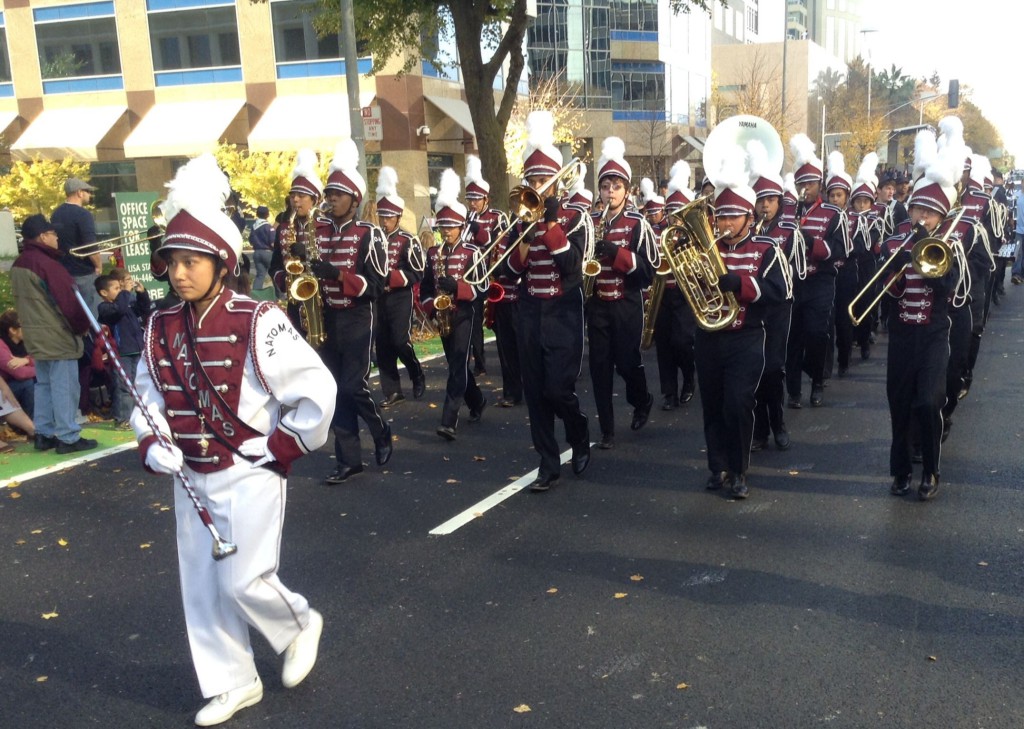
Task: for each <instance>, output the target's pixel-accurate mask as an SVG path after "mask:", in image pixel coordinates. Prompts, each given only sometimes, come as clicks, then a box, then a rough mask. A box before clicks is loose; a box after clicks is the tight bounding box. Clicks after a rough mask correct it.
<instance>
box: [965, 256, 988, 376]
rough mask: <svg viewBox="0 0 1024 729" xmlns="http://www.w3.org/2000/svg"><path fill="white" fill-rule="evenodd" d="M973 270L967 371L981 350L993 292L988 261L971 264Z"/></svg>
mask: <svg viewBox="0 0 1024 729" xmlns="http://www.w3.org/2000/svg"><path fill="white" fill-rule="evenodd" d="M970 271H971V301H970V307H971V320H972V321H971V344H970V349H969V351H968V353H967V365H966V367H967V371H968V372H973V371H974V365H975V363H976V362H977V361H978V352H979V351H980V350H981V335H982V334H984V333H985V322H986V320H987V319H988V311H987V310H988V301H987V300H986V297H988V296H989V295H990V294H991V292H992V271H991V269H990V268H989V266H988V264H987V263H986V262H980V263H975V264H973V265H971V266H970Z"/></svg>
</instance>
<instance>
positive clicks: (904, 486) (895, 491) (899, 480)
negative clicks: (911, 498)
mask: <svg viewBox="0 0 1024 729" xmlns="http://www.w3.org/2000/svg"><path fill="white" fill-rule="evenodd" d="M910 477H911V474H909V473H908V474H907V475H906V476H896V477H895V478H894V479H893V480H892V486H890V487H889V493H890V494H892V495H893V496H906V495H907V494H908V493H910Z"/></svg>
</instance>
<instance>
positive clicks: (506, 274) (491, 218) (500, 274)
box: [470, 208, 519, 305]
mask: <svg viewBox="0 0 1024 729" xmlns="http://www.w3.org/2000/svg"><path fill="white" fill-rule="evenodd" d="M470 220H471V221H474V222H477V223H479V224H480V228H481V229H483V230H485V231H486V232H487V240H488V243H487V244H484V245H481V249H484V248H486V247H487V245H489V244H490V242H492V241H493V240H494V236H495V234H496V233H497V234H501V233H502V232H503V231H504V234H503V235H502V238H501V240H500V241H498V245H497V246H496V247H495V248H494V253H493V254H492V255H491V259H490V260H489V261H487V266H488V268H489V267H490V266H492V265H494V262H495V261H497V260H498V259H499V258H501V256H503V255H505V251H506V249H507V248H508V244H509V243H511V242H514V240H515V239H514V238H513V237H512V236H510V235H508V225H509V221H508V216H507V215H505V213H503V212H501V211H500V210H498V209H496V208H489V209H487V210H485V211H484V212H482V213H480V215H477V216H473V215H472V214H471V216H470ZM510 273H511V272H510V271H509V270H508V269H506V268H504V267H502V269H500V270H498V271H496V272H495V276H494V280H495V281H497V282H498V283H499V284H501V286H502V288H503V289H505V295H504V297H502V299H501V301H500V302H498V304H499V305H501V304H514V303H515V302H517V301H519V277H518V276H511V275H510Z"/></svg>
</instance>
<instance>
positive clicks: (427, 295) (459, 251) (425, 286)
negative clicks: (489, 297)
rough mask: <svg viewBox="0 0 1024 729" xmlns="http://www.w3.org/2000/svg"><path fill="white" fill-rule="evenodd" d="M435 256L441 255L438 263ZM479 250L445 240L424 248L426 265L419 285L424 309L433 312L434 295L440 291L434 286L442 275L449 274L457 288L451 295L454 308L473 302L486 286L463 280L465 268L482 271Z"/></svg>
mask: <svg viewBox="0 0 1024 729" xmlns="http://www.w3.org/2000/svg"><path fill="white" fill-rule="evenodd" d="M438 256H440V257H441V260H440V262H439V261H438ZM481 257H482V255H481V253H480V249H479V248H477V247H476V246H475V245H473V244H472V243H468V242H466V241H465V240H464V239H463V240H460V241H459V242H458V243H456V244H455V245H454V246H452V247H451V248H449V247H448V246H447V245H446V244H445V243H441V244H439V245H436V246H434V247H433V248H431V249H430V250H429V251H427V266H426V270H425V271H424V273H423V283H421V284H420V301H421V302H422V304H423V307H424V309H425V310H426V311H427V312H428V313H429V314H432V313H433V311H434V297H435V296H437V295H438V294H439V293H441V291H440V289H438V288H437V279H438V278H440V277H441V276H451V277H452V278H454V279H455V282H456V285H457V287H458V288H457V289H456V292H455V295H454V297H453V298H454V300H455V301H454V303H455V307H454V309H453V311H457V310H458V309H459V308H461V307H463V306H466V305H467V304H468V302H470V301H475V300H476V298H477V297H478V296H480V295H481V294H483V292H484V291H485V290H486V288H484V289H481V288H480V287H479V286H473V285H471V284H468V283H466V282H465V280H464V279H465V277H466V271H467V270H468V269H469V268H470V267H473V269H474V270H475V271H480V270H483V269H481V268H480V265H481Z"/></svg>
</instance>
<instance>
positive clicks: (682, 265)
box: [650, 196, 739, 338]
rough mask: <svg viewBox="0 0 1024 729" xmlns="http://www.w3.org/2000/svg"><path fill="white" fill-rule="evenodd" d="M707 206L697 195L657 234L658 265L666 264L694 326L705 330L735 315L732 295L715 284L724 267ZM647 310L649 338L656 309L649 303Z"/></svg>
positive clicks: (716, 327) (724, 325)
mask: <svg viewBox="0 0 1024 729" xmlns="http://www.w3.org/2000/svg"><path fill="white" fill-rule="evenodd" d="M707 207H708V202H707V197H706V196H705V197H699V198H697V199H696V200H694V201H693V202H692V203H690V204H689V205H687V206H686V207H684V208H683V209H682V210H680V211H679V212H677V213H676V214H675V215H674V216H673V217H674V220H673V223H672V225H669V226H668V227H667V228H665V230H664V231H662V233H661V240H660V245H661V260H662V266H667V267H668V270H669V271H671V272H672V276H673V277H674V278H675V280H676V283H677V284H678V285H679V290H680V291H682V292H683V296H685V297H686V301H687V303H688V304H689V305H690V308H691V309H693V314H694V316H695V317H696V319H697V326H699V327H700V328H701V329H704V330H705V331H709V332H717V331H720V330H722V329H726V328H727V327H729V326H730V325H731V324H732V323H733V321H735V319H736V316H737V314H739V303H738V302H737V301H736V296H735V294H733V293H732V292H729V291H722V289H721V288H719V286H718V279H719V277H720V276H723V275H724V274H725V273H726V272H727V271H728V269H727V268H726V267H725V261H723V260H722V255H721V254H720V253H719V252H718V245H717V243H716V240H715V236H714V233H713V232H712V231H711V225H710V224H709V223H708V211H707ZM659 270H660V267H659ZM653 293H654V292H653V291H652V296H651V300H652V301H653V299H654V295H653ZM659 299H660V296H659ZM659 304H660V301H659ZM651 309H652V314H653V315H652V316H651V317H650V321H651V325H650V326H651V330H652V331H651V337H652V338H653V336H654V332H653V329H654V319H655V317H656V316H657V310H655V309H654V308H653V306H652V307H651Z"/></svg>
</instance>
